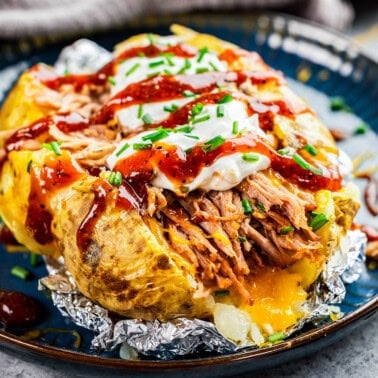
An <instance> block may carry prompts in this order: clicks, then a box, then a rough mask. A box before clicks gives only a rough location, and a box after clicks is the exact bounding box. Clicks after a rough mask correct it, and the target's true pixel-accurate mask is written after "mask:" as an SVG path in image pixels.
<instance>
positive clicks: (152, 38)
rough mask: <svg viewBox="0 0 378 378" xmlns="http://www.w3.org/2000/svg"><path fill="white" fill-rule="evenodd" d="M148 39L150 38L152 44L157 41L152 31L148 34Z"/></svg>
mask: <svg viewBox="0 0 378 378" xmlns="http://www.w3.org/2000/svg"><path fill="white" fill-rule="evenodd" d="M147 39H148V42H150V44H151V45H153V44H154V43H155V41H154V37H153V35H152V34H151V33H148V34H147Z"/></svg>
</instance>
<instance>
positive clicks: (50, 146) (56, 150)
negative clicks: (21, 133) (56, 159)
mask: <svg viewBox="0 0 378 378" xmlns="http://www.w3.org/2000/svg"><path fill="white" fill-rule="evenodd" d="M61 144H62V142H57V141H56V140H54V141H52V142H50V143H42V147H43V148H46V149H47V150H50V151H52V152H54V154H55V155H57V156H60V155H62V151H61V150H60V147H59V146H60V145H61Z"/></svg>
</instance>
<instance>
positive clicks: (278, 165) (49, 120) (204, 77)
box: [5, 44, 341, 251]
mask: <svg viewBox="0 0 378 378" xmlns="http://www.w3.org/2000/svg"><path fill="white" fill-rule="evenodd" d="M164 53H172V54H174V55H177V56H181V57H192V56H193V54H192V53H191V52H189V51H187V50H185V49H184V48H183V47H182V46H180V45H177V46H170V47H166V48H159V47H157V46H155V45H153V44H151V45H149V46H146V47H135V48H131V49H129V50H126V51H125V52H123V53H122V54H121V55H119V56H118V57H116V58H115V59H114V60H113V61H111V62H110V63H108V64H107V65H105V66H104V67H103V68H102V69H100V70H99V71H98V72H96V73H94V74H89V75H67V76H57V75H56V74H54V73H52V72H51V71H48V70H46V69H44V68H43V67H41V66H35V67H33V68H32V69H31V73H32V74H34V75H35V76H36V77H37V78H38V79H39V80H40V81H41V82H42V83H43V84H44V85H45V86H47V87H49V88H50V89H53V90H58V89H59V88H60V87H61V86H63V85H67V84H69V85H72V86H73V88H74V90H75V91H80V90H81V89H82V88H83V86H84V85H89V86H98V85H105V84H106V82H107V79H108V77H109V76H111V75H113V74H114V72H115V67H116V64H117V63H119V62H121V61H122V60H124V59H127V58H130V57H136V56H138V55H141V54H143V55H144V56H147V57H155V56H160V55H162V54H164ZM223 55H224V56H226V55H227V54H223ZM228 55H229V54H228ZM228 55H227V56H228ZM248 79H249V80H250V81H251V83H252V84H254V85H259V84H262V85H264V84H266V83H267V82H268V81H277V80H278V78H277V77H275V76H274V75H272V77H269V73H268V74H267V76H266V77H265V76H264V75H263V76H261V75H260V76H258V75H254V74H253V72H244V71H232V72H208V73H203V74H201V80H198V82H199V84H196V85H195V84H194V83H193V82H191V81H190V77H189V76H187V75H177V76H170V75H158V76H154V77H150V78H147V79H145V80H142V81H140V82H138V83H132V84H130V85H128V86H127V87H126V88H125V89H124V90H122V91H120V92H119V93H117V94H116V95H115V96H114V97H113V98H111V100H110V101H109V102H108V103H107V104H105V105H104V106H103V107H102V109H101V110H100V111H99V112H98V113H97V114H95V115H94V116H93V117H92V118H91V119H89V120H84V119H80V117H78V116H77V115H74V116H73V115H72V114H61V115H55V116H48V117H46V118H43V119H40V120H38V121H37V122H35V123H33V124H32V125H30V126H28V127H24V128H22V129H19V130H17V131H16V132H15V133H14V134H13V135H12V136H11V137H10V138H9V139H8V140H7V142H6V145H5V149H6V152H7V153H9V152H11V151H13V150H19V149H21V148H22V144H23V142H24V141H26V140H29V139H37V140H39V141H46V140H45V139H46V134H48V129H49V126H50V125H51V124H55V125H56V126H57V127H58V128H59V129H60V130H61V131H62V132H65V133H67V132H70V131H78V130H83V129H85V128H88V127H90V126H91V125H94V124H96V125H98V124H104V125H105V124H106V123H107V122H109V121H110V120H112V119H113V117H114V114H115V112H116V111H117V110H119V109H120V108H124V107H127V106H131V105H136V104H144V103H148V102H156V101H164V100H165V101H166V100H171V99H178V98H183V97H184V91H191V92H192V93H193V94H199V95H201V96H200V97H199V98H198V99H194V100H193V101H192V102H191V103H190V104H187V105H185V106H183V107H182V108H180V109H179V110H178V111H177V112H174V113H171V114H170V115H169V117H167V119H166V120H164V121H163V122H160V123H158V124H154V125H149V126H147V127H146V128H156V127H158V126H162V127H165V128H174V127H176V126H177V125H179V124H185V123H186V122H187V120H188V115H189V114H190V110H191V108H192V106H193V105H194V104H195V103H196V102H199V101H201V102H203V103H217V101H219V100H220V99H221V98H222V97H223V96H224V95H225V94H226V93H227V92H218V93H215V94H214V93H211V94H210V93H209V92H211V91H212V90H214V89H215V88H217V87H218V85H219V83H220V82H221V83H230V82H234V83H236V84H237V85H238V86H240V85H241V84H242V83H243V82H245V81H246V80H248ZM204 92H205V93H206V94H205V95H203V93H204ZM257 105H258V106H257V108H258V109H256V108H255V107H254V106H253V104H248V105H247V106H248V111H249V113H250V115H252V114H258V117H259V122H260V126H261V128H262V129H263V130H265V131H271V130H272V129H273V121H274V115H275V114H277V113H278V114H281V115H284V116H286V117H291V118H292V117H294V113H293V111H292V110H291V108H290V106H289V104H288V103H287V102H285V101H282V100H280V101H273V102H263V101H261V102H259V103H258V104H257ZM260 105H261V106H262V107H263V108H264V110H265V111H258V110H259V109H260ZM235 152H242V153H244V152H258V153H262V154H264V155H266V156H268V157H269V159H270V160H271V166H272V168H273V169H274V170H276V171H277V172H279V174H281V175H282V176H284V177H285V178H287V179H289V180H291V181H292V182H295V183H296V184H297V185H299V186H300V187H302V188H307V189H311V190H315V189H320V188H326V189H330V190H338V189H340V187H341V178H340V175H339V172H338V170H337V167H334V166H327V167H326V166H322V165H321V164H320V163H317V166H318V168H321V170H322V172H323V175H321V176H320V175H316V174H314V173H313V172H311V171H308V170H304V169H303V168H301V167H300V166H299V165H298V164H297V163H295V162H294V161H293V160H292V159H291V158H289V157H285V156H281V155H279V154H278V153H276V151H274V150H273V149H272V148H271V147H269V146H268V145H267V144H266V143H264V142H263V141H262V140H260V139H259V138H258V137H256V136H254V135H252V134H246V135H243V136H240V137H235V138H233V139H229V140H227V141H226V142H225V143H224V144H223V145H221V146H220V147H218V148H216V149H215V150H213V151H210V152H205V151H203V149H202V148H201V146H196V147H194V148H193V149H192V150H191V151H189V152H187V153H186V156H185V158H184V159H183V158H182V154H178V151H177V147H175V146H166V145H164V143H155V144H154V146H153V147H152V148H150V149H147V150H140V151H136V153H135V154H133V155H132V156H130V157H129V158H127V159H123V160H121V161H119V162H118V163H117V165H116V167H115V169H116V170H119V171H121V172H122V174H123V182H122V184H121V186H120V187H119V190H118V196H117V200H116V203H117V205H118V206H121V207H123V208H124V209H126V210H129V209H131V208H136V209H138V210H139V211H143V210H144V208H145V203H146V198H147V190H146V185H147V184H148V183H149V182H150V181H151V180H152V179H153V169H154V166H155V167H158V168H159V169H161V170H162V171H163V172H164V173H165V174H166V176H167V177H169V179H171V180H172V181H176V182H177V183H180V184H181V185H183V186H184V185H185V183H186V182H188V180H190V179H192V178H194V177H195V176H196V175H197V174H198V173H199V172H200V171H201V169H202V168H203V167H205V166H208V165H211V164H212V163H213V162H214V161H215V160H216V159H218V158H219V157H221V156H226V155H229V154H232V153H235ZM30 174H31V192H30V196H29V208H28V213H27V214H28V215H27V221H26V222H27V227H28V228H29V229H30V230H31V232H32V233H33V235H34V237H35V239H36V240H37V241H38V242H39V243H41V244H46V243H49V242H51V241H52V238H53V236H52V233H51V221H52V215H51V213H50V212H49V211H48V209H46V203H48V197H49V194H50V193H51V191H52V190H55V189H59V188H63V187H64V186H67V185H69V184H70V183H72V182H74V181H75V180H76V179H77V178H78V177H79V176H80V175H81V174H83V173H81V172H78V171H77V170H75V168H74V167H73V166H72V162H71V163H70V161H69V159H62V158H61V157H52V158H51V159H50V160H49V163H47V164H46V165H45V166H44V167H43V168H40V169H31V172H30ZM109 186H110V184H107V183H106V182H105V181H103V180H100V179H99V180H98V181H96V183H95V184H94V186H93V192H94V194H95V198H94V201H93V204H92V207H91V209H90V211H89V212H88V214H87V216H86V218H85V219H84V220H83V222H82V224H81V225H80V228H79V231H78V234H77V242H78V245H79V247H80V249H81V250H82V251H86V250H87V248H88V246H89V245H90V243H91V240H90V235H91V233H92V231H93V228H94V226H95V224H96V221H97V219H98V218H99V217H100V216H101V214H102V213H103V211H104V210H105V207H106V206H105V204H106V200H107V196H108V193H109V192H110V189H111V188H109Z"/></svg>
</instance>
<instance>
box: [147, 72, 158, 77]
mask: <svg viewBox="0 0 378 378" xmlns="http://www.w3.org/2000/svg"><path fill="white" fill-rule="evenodd" d="M157 75H160V71H156V72H151V73H149V74H148V75H147V77H148V78H150V77H154V76H157Z"/></svg>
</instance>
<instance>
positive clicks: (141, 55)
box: [138, 51, 146, 58]
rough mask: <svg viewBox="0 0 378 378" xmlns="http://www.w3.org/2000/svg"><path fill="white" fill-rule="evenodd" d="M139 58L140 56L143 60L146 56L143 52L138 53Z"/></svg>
mask: <svg viewBox="0 0 378 378" xmlns="http://www.w3.org/2000/svg"><path fill="white" fill-rule="evenodd" d="M138 56H139V58H143V57H145V56H146V54H145V53H144V52H142V51H141V52H138Z"/></svg>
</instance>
